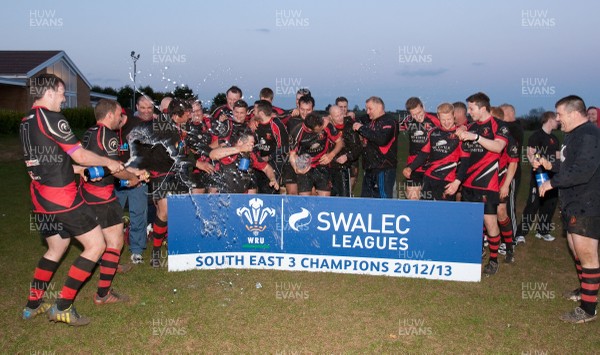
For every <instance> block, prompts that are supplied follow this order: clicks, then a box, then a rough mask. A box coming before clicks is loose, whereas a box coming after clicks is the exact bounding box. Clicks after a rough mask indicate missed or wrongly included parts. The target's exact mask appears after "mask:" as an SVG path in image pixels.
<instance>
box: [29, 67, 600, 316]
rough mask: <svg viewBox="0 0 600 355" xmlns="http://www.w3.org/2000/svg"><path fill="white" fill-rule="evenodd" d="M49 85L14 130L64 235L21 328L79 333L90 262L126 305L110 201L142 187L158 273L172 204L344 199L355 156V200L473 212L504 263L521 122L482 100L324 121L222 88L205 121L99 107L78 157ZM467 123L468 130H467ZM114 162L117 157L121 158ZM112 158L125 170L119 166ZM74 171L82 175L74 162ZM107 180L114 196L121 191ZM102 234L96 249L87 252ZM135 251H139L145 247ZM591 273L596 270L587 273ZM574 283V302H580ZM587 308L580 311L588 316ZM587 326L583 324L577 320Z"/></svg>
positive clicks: (179, 110) (306, 97) (168, 109)
mask: <svg viewBox="0 0 600 355" xmlns="http://www.w3.org/2000/svg"><path fill="white" fill-rule="evenodd" d="M50 78H51V79H52V80H49V81H48V82H52V83H53V84H51V85H46V86H45V87H43V88H41V90H38V91H39V93H40V94H39V95H38V97H36V102H35V103H34V107H33V109H32V111H31V112H30V114H29V116H28V117H26V118H25V119H24V120H23V124H22V126H21V135H22V138H23V141H24V142H27V144H29V145H26V144H24V147H25V157H26V161H27V166H28V169H29V173H30V176H31V177H32V181H33V182H32V199H33V201H34V212H35V213H36V214H40V215H44V214H54V215H55V216H59V217H60V218H59V219H60V220H59V222H60V223H59V224H60V227H61V228H60V230H52V227H49V228H48V230H47V231H46V234H45V235H44V236H45V237H46V240H47V241H48V245H49V249H48V252H47V253H46V254H45V255H44V257H43V258H42V259H41V260H40V262H39V264H38V267H37V268H36V270H35V273H34V280H33V282H32V284H31V290H30V296H29V300H28V303H27V306H26V308H25V310H24V312H23V317H24V318H25V319H30V318H33V317H35V316H36V315H39V314H41V313H44V312H45V313H48V316H49V318H50V319H51V320H53V321H59V322H65V323H67V324H71V325H85V324H87V323H88V322H89V320H88V319H87V318H85V317H81V316H79V315H78V314H77V312H76V311H75V309H74V307H73V300H74V298H75V295H76V294H77V291H78V290H79V288H80V287H81V285H82V284H83V282H85V280H86V279H87V278H88V277H89V276H90V274H91V273H92V272H93V269H94V267H95V266H96V263H97V262H98V261H99V262H100V265H101V267H100V281H99V283H98V292H97V294H96V295H95V297H94V302H95V303H96V304H105V303H115V302H122V301H126V300H127V296H125V295H122V294H119V293H117V292H115V291H114V290H113V289H112V288H111V283H112V279H113V278H114V275H115V273H117V271H118V270H119V267H120V266H119V264H118V262H119V257H120V253H121V248H122V246H123V242H122V240H123V235H122V230H123V225H122V222H121V219H120V218H121V216H122V214H123V211H122V209H121V205H119V204H118V202H117V194H118V193H119V191H128V190H133V189H136V188H138V187H140V186H144V184H145V183H146V182H147V183H148V190H149V191H148V194H149V195H151V196H152V200H153V201H154V205H155V206H156V216H154V221H153V224H152V230H153V232H152V236H153V251H152V261H151V264H152V266H154V267H160V266H161V254H160V251H161V247H162V246H163V244H164V240H165V238H166V236H167V215H168V211H167V204H166V197H167V196H168V195H169V194H181V193H189V192H194V193H264V194H276V193H286V194H291V195H292V194H298V195H318V196H344V197H351V196H352V191H353V186H354V184H355V182H356V177H357V176H358V171H359V169H358V164H359V163H358V162H359V160H360V158H361V157H362V168H363V174H364V175H363V183H362V189H361V196H362V197H372V198H392V197H393V196H394V193H395V191H398V190H400V191H401V192H400V193H401V194H406V198H408V199H414V200H416V199H425V200H449V201H456V200H462V201H471V202H482V203H484V238H483V239H482V240H486V241H487V243H488V244H489V260H488V263H487V264H486V265H485V267H484V270H483V272H484V273H485V274H487V275H493V274H495V273H496V272H497V271H498V268H499V263H498V252H499V249H500V245H501V243H502V244H503V246H504V248H503V251H504V254H505V261H506V262H507V263H512V262H514V245H515V244H514V241H513V236H514V225H515V222H516V221H515V218H514V217H513V219H512V221H511V217H510V216H515V213H514V206H515V204H514V195H515V192H516V189H517V188H518V187H516V186H515V183H514V180H515V179H516V177H517V176H519V175H520V174H519V173H518V165H519V157H520V151H521V145H522V143H523V142H522V141H523V134H522V129H521V130H520V131H519V129H516V128H515V127H516V126H518V124H517V125H515V124H512V125H511V120H510V119H506V121H507V122H505V121H504V120H505V118H506V116H509V117H510V116H511V115H512V117H513V122H514V108H513V107H512V106H510V105H506V104H505V105H502V106H501V107H491V106H490V99H489V97H488V96H487V95H485V94H484V93H481V92H479V93H476V94H473V95H471V96H469V97H468V98H467V99H466V103H467V105H464V104H463V103H461V102H457V103H455V104H450V103H442V104H440V105H439V106H438V107H437V116H435V115H432V114H430V113H427V111H426V110H425V107H424V105H423V103H422V102H421V100H420V99H419V98H416V97H412V98H409V99H408V100H407V101H406V109H407V111H408V113H409V115H408V116H406V117H404V118H400V119H398V118H396V117H392V116H391V115H390V114H388V113H386V112H385V104H384V103H383V100H382V99H381V98H379V97H376V96H373V97H370V98H368V99H367V100H366V113H367V115H366V116H364V117H355V115H354V113H353V112H349V111H348V101H347V100H346V99H345V98H343V97H340V98H338V99H337V100H336V102H335V105H333V106H331V108H330V109H329V112H328V115H326V116H322V115H319V114H317V113H315V112H313V110H314V107H315V101H314V98H313V97H312V95H311V93H310V91H308V90H307V89H301V90H299V91H298V93H297V96H296V107H295V108H294V109H292V110H288V111H285V110H282V109H280V108H278V107H275V106H273V105H272V101H273V91H272V90H271V89H269V88H264V89H263V90H261V92H260V100H258V101H256V102H254V103H252V104H253V106H249V105H248V103H247V102H245V101H244V100H243V98H242V97H243V95H242V91H241V90H240V89H239V88H238V87H235V86H232V87H231V88H229V89H228V90H227V92H226V98H227V103H226V104H225V105H223V106H221V107H218V108H217V109H216V110H215V111H214V112H213V113H212V114H211V115H206V114H204V113H203V109H202V106H201V103H200V102H199V101H193V102H192V101H186V100H181V99H178V98H174V99H169V100H167V101H165V102H164V103H163V104H164V106H163V105H161V106H162V110H161V112H160V113H159V114H158V115H153V114H152V112H153V111H154V110H153V107H154V106H153V105H154V103H153V102H152V100H151V99H150V98H149V97H147V96H141V97H140V98H139V99H138V101H137V105H136V108H137V112H136V114H135V115H134V117H132V118H128V117H127V115H125V114H124V110H123V109H122V108H121V106H120V105H119V104H118V103H116V102H114V101H110V100H102V101H101V102H100V103H99V104H98V105H97V106H96V109H95V114H96V119H97V122H98V124H97V125H96V126H95V127H92V128H90V130H88V132H86V134H85V136H84V141H83V143H84V144H83V148H85V149H83V148H82V145H81V144H80V143H79V142H78V141H77V139H76V138H75V137H74V135H73V134H72V132H71V131H70V129H69V127H68V123H67V122H66V120H64V117H63V116H62V115H61V114H60V113H59V111H60V104H61V103H62V101H61V100H63V101H64V83H62V81H60V80H59V79H58V81H56V79H57V78H55V77H50ZM61 90H62V91H61ZM61 95H62V96H61ZM61 98H62V99H61ZM467 112H468V113H469V114H470V118H471V120H472V121H471V122H469V121H467V115H466V113H467ZM65 124H66V125H65ZM399 132H406V134H407V135H408V138H409V146H408V152H409V155H408V160H407V162H406V167H405V168H403V169H402V174H403V176H404V178H405V179H406V180H405V184H404V188H402V189H395V185H396V180H397V178H396V168H397V164H398V159H397V153H398V134H399ZM124 133H126V134H125V135H124ZM44 145H46V146H49V147H51V146H58V147H59V148H60V151H61V152H62V153H61V154H62V155H63V158H64V159H62V160H61V161H64V162H65V163H64V164H62V165H60V166H56V165H54V166H52V167H47V166H46V165H45V164H43V163H41V160H40V159H39V158H40V157H39V155H40V154H42V153H41V152H43V151H53V150H52V149H50V150H44V149H40V147H41V146H44ZM129 151H131V154H130V155H129V154H128V153H129ZM125 152H127V159H124V158H123V157H122V156H123V155H125V154H124V153H125ZM36 155H37V157H36ZM120 156H121V159H122V160H123V162H122V163H125V160H126V164H122V163H119V160H118V158H119V157H120ZM42 160H43V159H42ZM73 161H75V162H76V163H78V164H80V165H81V167H80V166H78V165H74V164H72V162H73ZM543 162H546V163H548V162H549V164H550V165H552V162H556V161H555V160H553V159H552V160H550V159H549V160H545V159H541V162H540V163H539V164H543ZM539 164H538V165H539ZM91 165H101V166H106V167H107V169H108V170H110V172H111V173H112V175H111V176H109V177H105V178H103V179H101V178H97V179H92V180H87V179H86V178H83V177H82V183H81V184H80V191H81V192H80V193H78V192H77V184H76V182H75V180H74V178H73V171H74V172H75V173H82V171H83V166H91ZM555 165H556V164H555ZM544 166H545V165H544ZM71 170H72V171H71ZM549 170H550V167H549ZM58 180H60V181H58ZM83 180H84V181H83ZM115 183H117V185H120V186H119V187H118V189H116V188H115ZM67 187H68V188H67ZM53 188H62V189H65V188H67V190H68V191H69V193H68V196H67V197H64V196H63V197H56V195H55V194H54V193H53V192H52V191H53V190H52V189H53ZM550 189H551V188H550ZM540 192H541V190H540ZM71 195H72V196H71ZM131 202H132V200H131V198H130V200H129V210H130V215H132V216H133V215H136V216H137V217H136V218H138V219H141V221H140V220H137V221H133V220H132V225H133V224H136V225H138V226H139V225H145V220H143V219H144V218H145V216H144V215H143V213H139V212H140V211H136V209H137V208H138V207H136V205H135V204H133V203H131ZM122 203H124V201H123V202H122ZM139 208H142V207H139ZM136 212H137V213H136ZM98 225H99V226H100V227H98ZM100 233H101V234H102V235H103V237H104V238H103V240H104V242H103V243H92V242H90V240H91V239H93V238H94V237H95V236H96V235H98V234H100ZM139 234H140V233H139V231H138V236H136V237H135V238H134V239H139V238H140V236H139ZM132 237H133V236H130V240H131V239H132ZM69 238H77V239H78V240H79V241H80V242H81V243H82V245H83V246H84V251H83V253H82V254H81V256H80V257H79V258H78V259H77V260H76V261H75V263H74V264H73V266H72V267H71V270H70V271H69V275H68V279H67V282H66V283H65V286H64V289H63V291H62V292H61V295H62V296H61V298H59V299H58V300H57V302H56V303H55V304H54V305H50V304H47V303H45V302H44V301H43V294H44V292H45V290H46V288H47V287H48V282H49V281H50V279H51V278H52V276H53V274H54V271H55V270H56V269H57V268H58V264H59V261H60V258H61V257H62V255H63V254H64V252H65V250H66V246H68V241H69ZM142 238H145V234H142ZM135 242H136V243H137V244H138V245H140V244H145V239H144V240H142V241H140V240H137V241H135ZM100 244H102V245H100ZM140 249H141V250H137V251H135V252H133V251H132V259H131V260H132V262H133V263H140V262H142V261H143V258H142V256H141V252H142V251H143V249H144V247H141V248H140ZM484 250H485V249H484ZM596 259H597V257H596ZM576 262H577V260H576ZM588 269H589V267H588ZM590 270H592V271H594V270H595V271H597V266H596V267H594V268H591V269H590ZM594 275H595V274H593V275H592V276H594ZM595 276H597V275H595ZM588 278H592V279H593V282H591V284H593V285H595V286H594V287H595V294H594V297H595V295H596V294H597V290H598V287H597V286H598V282H595V281H598V280H596V279H599V280H600V278H598V277H596V278H594V277H591V276H590V277H588ZM580 280H581V276H580ZM581 282H582V288H581V289H580V290H579V294H580V295H581V294H586V295H587V294H590V292H589V290H588V289H586V288H584V287H583V285H584V283H583V281H581ZM588 284H590V283H588ZM588 286H589V285H588ZM588 288H589V287H588ZM592 291H593V290H592ZM591 293H594V292H591ZM590 297H591V296H589V295H588V301H589V300H590V299H591V298H590ZM580 298H581V296H580ZM584 298H585V296H584ZM582 302H583V301H582ZM594 302H595V298H594ZM582 307H583V306H582ZM585 310H586V312H588V314H589V312H590V308H589V307H588V308H586V309H585ZM594 310H595V303H594ZM577 316H578V315H577V314H575V315H572V317H575V318H577ZM594 318H595V315H594ZM577 319H578V320H579V319H582V318H581V316H579V318H577ZM588 320H591V319H590V318H589V317H588V318H586V319H585V320H584V321H588Z"/></svg>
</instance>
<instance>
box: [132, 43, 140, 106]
mask: <svg viewBox="0 0 600 355" xmlns="http://www.w3.org/2000/svg"><path fill="white" fill-rule="evenodd" d="M131 59H132V60H133V102H132V103H131V110H132V111H133V110H134V107H135V91H136V90H137V86H136V82H135V76H136V74H137V66H136V63H137V61H138V59H140V55H139V53H138V55H135V51H131Z"/></svg>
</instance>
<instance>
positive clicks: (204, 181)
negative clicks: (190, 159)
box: [190, 170, 210, 189]
mask: <svg viewBox="0 0 600 355" xmlns="http://www.w3.org/2000/svg"><path fill="white" fill-rule="evenodd" d="M190 180H191V181H192V187H193V188H195V189H206V188H208V187H209V185H210V176H209V174H208V173H207V172H206V171H202V170H194V172H192V175H191V176H190Z"/></svg>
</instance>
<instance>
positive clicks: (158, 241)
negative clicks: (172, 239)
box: [152, 217, 167, 253]
mask: <svg viewBox="0 0 600 355" xmlns="http://www.w3.org/2000/svg"><path fill="white" fill-rule="evenodd" d="M152 229H153V230H154V241H153V246H154V248H153V249H152V250H153V251H154V252H159V253H160V247H161V246H162V243H163V240H164V239H165V235H166V234H167V222H166V221H163V220H161V219H159V218H158V217H157V218H156V220H155V221H154V224H153V225H152Z"/></svg>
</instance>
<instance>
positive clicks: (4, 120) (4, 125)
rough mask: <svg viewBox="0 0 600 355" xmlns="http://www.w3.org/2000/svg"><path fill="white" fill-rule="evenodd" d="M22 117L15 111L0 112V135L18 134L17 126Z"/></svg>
mask: <svg viewBox="0 0 600 355" xmlns="http://www.w3.org/2000/svg"><path fill="white" fill-rule="evenodd" d="M24 116H25V114H23V113H20V112H17V111H9V110H0V134H13V133H19V124H20V123H21V119H23V117H24Z"/></svg>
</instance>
